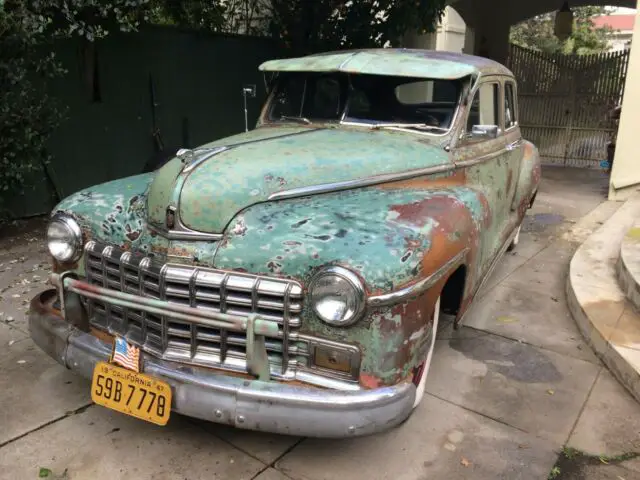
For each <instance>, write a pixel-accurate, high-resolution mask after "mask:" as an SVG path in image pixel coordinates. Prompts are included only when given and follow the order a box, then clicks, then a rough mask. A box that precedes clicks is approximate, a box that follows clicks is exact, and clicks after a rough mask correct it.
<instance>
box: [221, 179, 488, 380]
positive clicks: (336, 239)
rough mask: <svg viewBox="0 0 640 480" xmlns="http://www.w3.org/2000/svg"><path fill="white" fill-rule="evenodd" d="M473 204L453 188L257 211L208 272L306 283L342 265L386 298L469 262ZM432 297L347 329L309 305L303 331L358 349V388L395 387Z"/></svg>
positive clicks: (320, 199) (356, 194)
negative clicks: (465, 257) (462, 257)
mask: <svg viewBox="0 0 640 480" xmlns="http://www.w3.org/2000/svg"><path fill="white" fill-rule="evenodd" d="M480 204H481V201H480V200H479V198H478V195H477V193H476V192H475V191H473V190H472V189H470V188H468V187H465V186H463V185H457V186H454V187H451V186H450V187H446V188H433V187H431V188H424V187H423V188H389V187H380V186H379V187H371V188H366V189H359V190H351V191H345V192H339V193H332V194H326V195H319V196H313V197H305V198H298V199H291V200H286V201H279V202H272V203H263V204H259V205H254V206H252V207H249V208H248V209H246V210H245V211H243V212H242V213H241V214H239V215H237V216H236V217H235V218H234V219H233V220H232V222H231V223H230V225H229V227H228V229H227V231H226V234H225V237H224V239H223V241H222V242H221V244H220V246H219V248H218V251H217V253H216V256H215V266H216V268H221V269H231V270H246V271H249V272H251V273H261V274H265V275H274V274H275V275H278V276H284V277H290V278H296V279H298V280H300V281H302V282H303V283H304V284H307V283H308V281H309V279H310V278H311V277H312V276H313V274H314V273H316V272H317V271H318V270H319V269H320V268H322V267H323V266H326V265H342V266H345V267H347V268H350V269H351V270H353V271H354V272H356V273H357V274H358V275H360V276H361V278H362V279H363V280H364V282H365V284H366V290H367V292H368V294H369V295H378V294H384V293H388V292H391V291H394V290H397V289H400V288H403V287H406V286H408V285H412V284H414V283H415V282H417V281H419V280H420V279H423V278H425V277H426V276H428V275H430V274H431V273H432V272H434V271H435V270H437V269H438V268H440V267H441V266H442V265H443V264H444V263H446V262H447V261H448V260H449V259H450V258H452V257H453V256H455V255H456V254H457V253H459V252H460V251H462V250H463V249H469V251H470V252H471V253H470V257H469V258H471V260H473V258H474V252H475V250H476V247H477V241H478V236H477V232H478V229H479V224H480V223H481V222H482V221H483V220H482V219H483V218H484V216H483V215H484V213H483V210H482V209H481V208H480V207H478V205H480ZM438 288H442V283H441V284H439V286H438ZM435 293H438V292H435ZM435 293H434V292H433V291H428V292H426V293H425V294H424V295H422V296H420V297H419V298H416V299H413V300H411V301H406V302H404V303H401V304H398V305H393V306H389V307H384V308H377V309H370V310H369V311H368V312H367V315H366V318H365V319H364V320H362V321H360V322H358V323H357V324H356V325H354V326H352V327H349V328H334V327H330V326H328V325H326V324H325V323H323V322H322V321H320V320H319V319H318V318H316V317H315V315H313V313H312V312H311V311H310V309H309V308H308V305H307V306H306V307H305V311H304V312H303V327H302V329H303V331H304V333H308V334H311V335H319V336H323V337H327V338H331V339H335V340H340V341H344V342H349V343H353V344H355V345H357V346H358V347H359V348H360V349H361V352H362V365H361V372H362V376H361V383H363V384H365V385H368V386H376V385H389V384H394V383H397V382H398V381H401V380H402V379H404V378H407V376H410V375H411V372H412V369H413V367H415V366H417V365H418V364H419V363H420V362H421V361H422V360H423V359H424V353H425V348H426V344H425V339H426V338H427V337H428V334H429V330H428V328H427V327H428V324H429V321H430V318H431V313H432V309H433V304H434V302H435V300H436V298H437V295H435Z"/></svg>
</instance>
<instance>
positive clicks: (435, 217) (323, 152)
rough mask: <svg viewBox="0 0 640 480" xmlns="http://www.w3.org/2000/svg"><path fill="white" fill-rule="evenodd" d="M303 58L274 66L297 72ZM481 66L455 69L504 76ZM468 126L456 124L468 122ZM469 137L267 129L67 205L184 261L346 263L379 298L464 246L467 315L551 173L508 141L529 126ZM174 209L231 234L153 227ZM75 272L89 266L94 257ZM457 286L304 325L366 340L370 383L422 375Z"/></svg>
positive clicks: (268, 269)
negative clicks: (299, 192) (303, 190)
mask: <svg viewBox="0 0 640 480" xmlns="http://www.w3.org/2000/svg"><path fill="white" fill-rule="evenodd" d="M405 53H406V55H407V57H406V58H405V60H404V61H406V62H407V65H405V66H403V67H402V68H405V67H406V69H407V70H406V71H407V72H408V71H409V70H410V69H411V68H413V67H410V66H409V65H408V64H409V63H410V62H414V63H415V62H416V61H418V59H417V57H416V55H415V54H411V55H413V56H412V57H411V59H409V56H411V55H410V54H409V53H407V52H405ZM403 55H404V53H403ZM445 57H446V55H445V56H442V57H438V58H439V59H438V60H437V62H436V60H435V59H434V58H435V57H434V58H432V64H433V65H436V64H437V65H436V66H438V68H442V69H443V70H437V69H436V70H434V72H436V71H437V72H439V73H438V75H442V76H443V77H446V76H447V75H458V74H459V72H458V73H455V72H457V70H456V69H449V70H446V69H447V68H449V66H448V65H445V64H447V63H450V60H449V59H448V57H446V58H445ZM336 58H337V57H336ZM336 58H334V59H330V58H324V59H315V60H309V62H311V63H309V65H311V64H312V63H313V62H318V63H317V65H323V67H322V68H329V66H328V65H329V64H330V63H331V62H335V61H336ZM349 58H350V59H351V66H350V67H348V68H356V67H357V68H358V69H360V71H362V69H365V68H374V67H375V68H383V67H382V66H381V64H380V63H379V62H378V60H379V58H377V59H372V62H373V61H374V60H375V62H378V63H375V62H374V63H371V64H369V65H368V66H366V64H365V63H363V62H362V60H364V59H366V58H368V57H366V55H364V54H362V55H356V56H353V55H352V56H350V57H349ZM294 60H295V59H294ZM292 62H293V63H290V64H288V65H289V66H286V65H285V64H284V63H279V64H272V65H271V66H272V67H273V68H276V67H278V65H279V66H280V67H281V68H285V67H286V68H290V67H291V65H294V64H295V61H292ZM327 62H328V63H327ZM433 62H435V63H433ZM438 62H440V63H438ZM474 62H476V63H473V62H471V61H469V63H468V64H464V62H463V63H462V64H461V65H459V66H457V67H456V68H459V69H460V71H465V72H467V71H482V72H483V73H486V72H491V71H492V68H493V65H492V64H484V63H482V62H483V61H481V60H474ZM400 63H402V62H400ZM427 63H429V62H427ZM374 64H375V65H374ZM283 65H284V66H283ZM398 65H399V64H398ZM398 65H397V66H396V67H397V68H400V67H399V66H398ZM280 67H279V68H280ZM445 67H446V68H445ZM314 68H315V67H314ZM318 68H320V67H318ZM385 68H386V67H385ZM503 73H504V72H503ZM463 112H464V109H463ZM463 121H464V120H463V119H459V120H458V122H459V125H458V127H457V128H458V129H459V128H461V125H463V123H461V122H463ZM319 127H320V128H319ZM458 133H459V130H456V129H455V128H454V129H453V130H452V132H451V133H450V134H448V136H445V137H444V138H439V139H436V138H435V137H429V136H428V135H420V134H416V133H410V132H399V131H388V130H375V131H372V130H369V129H367V128H362V127H357V126H345V125H340V126H336V125H320V126H318V125H314V126H291V125H287V124H281V125H278V126H274V125H268V124H265V125H262V126H261V127H260V128H258V129H256V130H254V131H252V132H248V133H243V134H240V135H235V136H232V137H228V138H224V139H220V140H217V141H215V142H212V143H210V144H207V145H204V146H203V147H202V148H212V147H220V146H224V147H228V148H227V149H225V150H224V151H219V152H217V154H216V155H214V156H211V157H209V158H207V159H206V160H204V161H202V162H200V163H198V164H197V165H196V164H195V163H194V164H193V166H194V168H193V169H192V170H190V171H185V170H184V167H185V164H184V163H183V161H182V160H181V159H180V158H175V159H172V160H171V161H169V162H168V163H167V164H165V166H163V167H162V168H161V169H159V170H158V171H157V172H155V173H152V174H145V175H138V176H135V177H131V178H127V179H122V180H116V181H114V182H109V183H106V184H103V185H99V186H96V187H92V188H89V189H86V190H84V191H82V192H79V193H77V194H75V195H73V196H71V197H69V198H68V199H65V200H64V201H63V202H61V203H60V205H58V206H57V207H56V209H55V211H64V212H67V213H69V214H71V215H73V216H74V217H75V218H76V219H77V220H78V221H79V222H80V224H81V227H82V229H83V232H84V235H85V240H88V239H96V240H100V241H103V242H107V243H110V244H113V245H116V246H118V247H119V248H123V249H125V250H130V251H139V252H143V253H145V254H147V255H155V256H156V257H158V258H160V259H165V260H166V261H169V262H172V263H184V264H191V265H201V266H208V267H214V268H218V269H222V270H231V271H241V272H250V273H252V274H262V275H265V276H275V277H286V278H293V279H296V280H298V281H299V282H301V283H302V284H303V285H308V283H309V280H310V278H311V277H312V276H313V275H314V274H315V273H316V272H317V271H318V270H319V269H321V268H322V267H325V266H327V265H341V266H344V267H346V268H349V269H351V270H352V271H354V272H356V273H357V274H358V275H359V276H360V278H362V279H363V281H364V283H365V287H366V291H367V293H368V294H370V295H372V294H375V295H379V294H385V293H390V292H393V291H396V290H398V289H401V288H405V287H408V286H411V285H414V284H415V283H417V282H419V281H420V280H422V279H424V278H426V277H427V276H429V275H431V274H432V273H433V272H435V271H437V270H438V269H439V268H441V267H442V265H443V264H444V263H445V262H447V261H448V260H449V259H451V258H453V257H454V256H456V255H458V254H460V252H464V266H465V267H466V274H467V276H466V279H465V280H466V281H465V284H464V291H463V292H462V293H463V295H462V305H461V309H460V312H459V314H458V318H460V317H461V316H462V315H463V314H464V312H465V310H466V309H467V308H468V306H469V305H470V304H471V302H472V300H473V298H474V295H475V293H476V291H477V289H478V288H479V286H480V284H481V281H482V280H483V279H484V276H485V274H486V273H487V272H488V271H489V269H490V268H491V266H492V264H493V263H494V260H495V258H496V255H497V254H498V253H499V252H500V251H502V250H503V247H504V246H505V245H506V242H508V241H509V239H510V236H511V235H512V233H513V231H514V229H515V228H516V227H517V226H518V225H519V224H520V223H521V221H522V219H523V217H524V215H525V211H526V208H527V207H528V206H529V204H530V202H531V198H532V196H533V193H534V192H535V191H536V190H537V188H538V185H539V182H540V159H539V155H538V151H537V149H536V148H535V147H534V146H533V145H532V144H531V143H529V142H526V141H524V142H522V144H521V147H519V148H518V149H516V150H513V151H508V150H507V149H506V148H505V147H506V145H509V144H511V143H512V142H514V141H517V140H519V139H520V131H519V129H514V130H511V131H509V132H507V133H505V134H504V135H502V136H500V137H499V138H497V139H495V140H490V141H484V142H480V143H476V144H472V145H455V142H456V139H457V138H458V137H456V135H457V134H458ZM448 142H452V144H453V145H454V148H453V149H452V151H451V153H449V152H448V151H446V150H445V149H444V148H442V146H443V145H446V144H447V143H448ZM440 166H441V167H443V168H442V169H441V170H440V171H439V173H432V174H430V175H426V174H425V175H423V176H417V177H414V178H405V179H403V180H396V181H393V180H391V181H386V182H384V183H380V184H376V185H368V186H362V187H361V188H352V189H349V190H343V191H338V192H335V191H334V192H329V193H321V194H314V195H307V196H302V197H299V198H290V199H282V200H269V198H270V196H271V195H273V194H274V193H278V192H283V191H285V190H290V189H295V188H300V187H309V186H315V185H319V184H327V183H335V182H344V181H350V180H357V179H361V178H363V177H371V176H379V175H386V174H390V173H399V172H406V171H409V170H414V169H426V168H429V167H440ZM168 207H173V208H175V209H176V211H177V212H178V215H177V220H178V221H180V222H182V223H183V224H184V226H185V227H188V228H190V229H193V230H195V231H198V232H206V233H220V234H222V236H221V237H222V238H221V240H216V241H202V240H199V241H193V240H190V241H189V240H180V241H177V240H169V239H167V238H165V237H163V236H162V235H161V234H159V233H156V230H153V229H151V228H150V225H151V224H153V225H160V226H163V225H164V222H165V221H166V212H167V208H168ZM467 252H468V253H467ZM77 272H78V273H79V274H82V272H83V264H82V262H80V264H79V265H78V267H77ZM451 273H453V272H449V274H451ZM446 281H447V275H445V277H443V278H442V279H441V280H440V281H439V282H438V283H437V284H436V285H435V286H433V287H432V288H430V289H429V290H427V291H426V292H425V293H424V294H422V296H420V297H418V298H413V299H411V300H410V301H405V302H404V303H401V304H398V305H393V306H390V307H381V308H371V309H370V310H369V311H368V312H367V314H366V316H365V318H364V319H363V320H362V321H360V322H357V323H356V324H355V325H353V326H351V327H349V328H335V327H331V326H329V325H327V324H325V323H323V322H322V321H320V320H319V319H318V318H316V317H315V315H314V314H313V313H312V311H311V309H310V307H309V305H308V303H305V304H304V305H303V312H302V326H301V327H300V329H299V332H300V333H301V334H308V335H311V336H317V337H323V338H327V339H332V340H336V341H340V342H345V343H349V344H352V345H355V346H357V347H358V349H359V350H360V351H361V352H362V357H361V371H360V384H361V386H363V387H364V388H375V387H379V386H383V385H393V384H396V383H398V382H401V381H411V379H412V376H413V374H414V371H415V369H416V367H419V366H420V365H421V363H422V362H423V360H424V358H425V354H426V351H427V349H428V347H429V344H428V340H429V338H430V333H431V330H430V325H431V319H432V314H433V305H434V304H435V302H436V300H437V298H438V295H440V292H441V290H442V288H443V286H444V284H445V282H446Z"/></svg>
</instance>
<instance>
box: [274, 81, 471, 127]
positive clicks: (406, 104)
mask: <svg viewBox="0 0 640 480" xmlns="http://www.w3.org/2000/svg"><path fill="white" fill-rule="evenodd" d="M461 90H462V82H461V81H460V80H432V79H424V78H407V77H393V76H384V75H354V74H346V73H334V72H332V73H315V72H313V73H312V72H295V73H283V74H280V76H279V78H278V80H277V82H276V85H275V95H274V97H273V100H272V102H271V105H270V106H269V108H268V114H267V120H268V121H270V122H280V121H284V122H291V121H295V122H300V123H315V122H318V123H320V122H336V123H337V122H340V121H345V122H352V123H360V124H366V125H369V126H371V127H379V128H383V127H401V128H402V127H405V128H419V129H424V130H426V131H429V130H430V129H431V130H434V131H436V132H437V133H441V132H438V131H447V130H449V129H450V128H451V124H452V122H453V118H454V115H455V112H456V109H457V106H458V101H459V98H460V92H461Z"/></svg>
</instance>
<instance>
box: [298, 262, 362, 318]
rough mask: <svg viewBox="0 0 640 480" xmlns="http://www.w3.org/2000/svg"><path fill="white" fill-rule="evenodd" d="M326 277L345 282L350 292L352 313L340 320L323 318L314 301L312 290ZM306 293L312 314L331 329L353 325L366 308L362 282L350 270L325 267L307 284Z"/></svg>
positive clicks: (335, 266)
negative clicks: (352, 304) (352, 305)
mask: <svg viewBox="0 0 640 480" xmlns="http://www.w3.org/2000/svg"><path fill="white" fill-rule="evenodd" d="M326 277H336V278H338V279H340V280H342V281H344V282H346V284H347V285H348V286H349V287H350V288H351V290H352V295H353V297H352V299H353V302H354V308H353V311H352V313H351V314H350V315H349V316H348V317H346V318H343V319H342V320H334V319H330V318H327V317H326V316H324V315H323V314H322V313H321V312H320V311H318V308H317V304H318V302H317V301H314V289H315V288H316V287H317V286H318V285H319V282H320V281H321V280H323V279H326ZM308 292H309V293H308V296H309V303H310V305H311V309H312V310H313V313H314V314H315V315H316V316H317V317H318V318H319V319H320V320H322V321H323V322H324V323H326V324H327V325H331V326H332V327H349V326H351V325H353V324H354V323H356V322H357V321H358V320H360V319H361V318H362V316H363V314H364V312H365V310H366V307H367V292H366V289H365V286H364V282H363V281H362V280H361V279H360V277H359V276H358V275H356V274H355V273H354V272H352V271H351V270H349V269H347V268H344V267H340V266H337V265H332V266H329V267H325V268H323V269H322V270H320V271H319V272H318V273H316V274H315V275H314V276H313V278H312V279H311V282H310V283H309V290H308Z"/></svg>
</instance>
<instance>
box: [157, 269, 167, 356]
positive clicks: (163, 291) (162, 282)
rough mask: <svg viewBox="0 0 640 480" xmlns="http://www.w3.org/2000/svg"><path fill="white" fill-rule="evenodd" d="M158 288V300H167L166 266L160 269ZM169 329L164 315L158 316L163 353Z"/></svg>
mask: <svg viewBox="0 0 640 480" xmlns="http://www.w3.org/2000/svg"><path fill="white" fill-rule="evenodd" d="M158 286H159V290H160V292H159V293H160V300H166V299H167V265H166V264H164V265H163V266H162V268H161V269H160V278H159V279H158ZM168 329H169V326H168V321H167V317H166V316H165V315H161V316H160V332H161V334H160V336H161V339H162V351H163V352H164V351H165V350H166V349H167V346H168V344H169V341H168V338H167V337H168V332H167V330H168Z"/></svg>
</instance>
